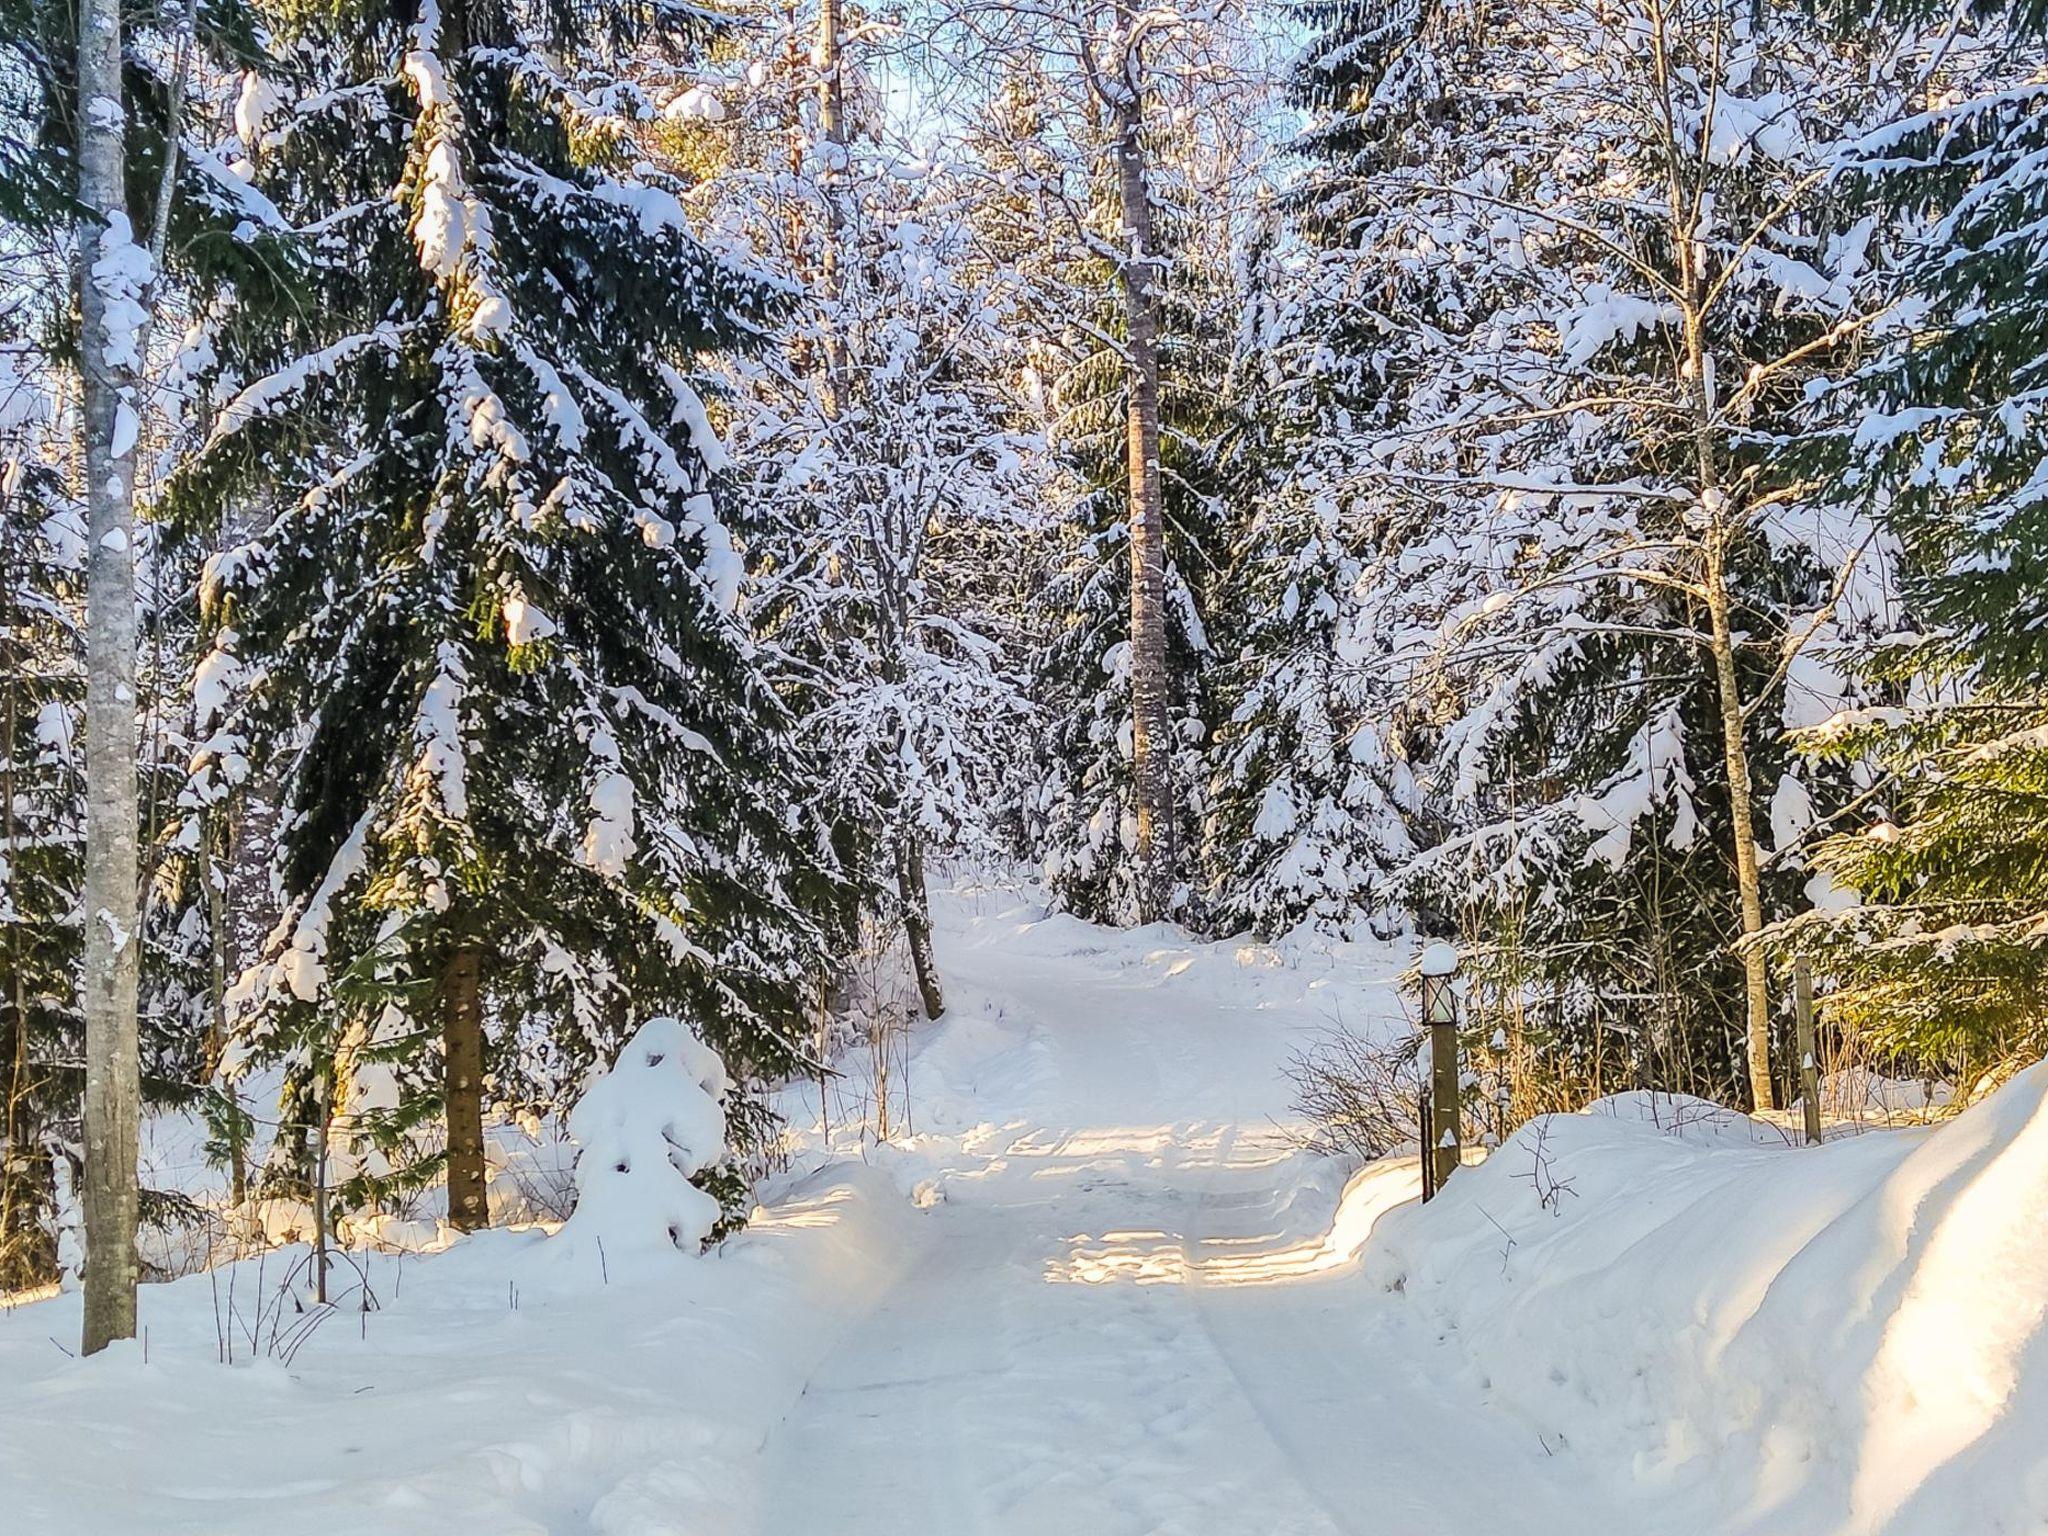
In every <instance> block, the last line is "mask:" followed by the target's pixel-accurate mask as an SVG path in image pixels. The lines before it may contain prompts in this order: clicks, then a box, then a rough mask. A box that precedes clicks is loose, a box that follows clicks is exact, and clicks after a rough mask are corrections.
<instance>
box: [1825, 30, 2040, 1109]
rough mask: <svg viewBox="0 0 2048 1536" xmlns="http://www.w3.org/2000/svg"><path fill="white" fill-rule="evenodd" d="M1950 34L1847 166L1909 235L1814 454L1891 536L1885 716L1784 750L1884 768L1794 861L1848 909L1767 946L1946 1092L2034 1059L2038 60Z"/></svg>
mask: <svg viewBox="0 0 2048 1536" xmlns="http://www.w3.org/2000/svg"><path fill="white" fill-rule="evenodd" d="M1972 44H1973V46H1974V47H1975V48H1978V49H1981V50H1983V51H1982V53H1981V54H1979V55H1977V56H1976V57H1975V58H1970V59H1965V58H1960V57H1958V58H1954V59H1952V60H1951V61H1950V63H1949V66H1948V68H1949V74H1950V75H1951V77H1953V76H1954V75H1956V74H1958V73H1962V72H1964V71H1967V70H1969V69H1970V68H1971V67H1972V66H1973V65H1974V66H1975V67H1976V70H1977V73H1976V74H1975V76H1974V78H1971V79H1970V80H1969V86H1970V89H1968V90H1958V89H1955V88H1954V85H1953V80H1952V79H1951V80H1950V81H1948V82H1942V81H1936V82H1932V83H1931V86H1930V88H1929V89H1928V90H1927V92H1926V96H1925V97H1923V98H1922V99H1921V100H1918V101H1907V102H1904V103H1902V104H1901V105H1902V107H1903V108H1904V109H1905V110H1904V113H1903V115H1902V117H1901V119H1900V120H1899V121H1898V122H1895V123H1891V124H1887V125H1886V126H1884V127H1883V128H1882V129H1880V130H1878V131H1877V132H1875V133H1873V134H1871V135H1869V136H1868V137H1866V138H1865V139H1863V140H1862V141H1860V142H1859V143H1857V144H1855V145H1854V146H1852V148H1851V150H1850V151H1849V153H1848V155H1847V157H1846V158H1847V164H1848V166H1849V168H1850V169H1851V171H1852V172H1853V175H1854V178H1855V183H1856V184H1857V185H1859V186H1860V187H1861V188H1862V189H1863V190H1864V191H1865V192H1867V194H1868V195H1869V197H1870V199H1871V206H1872V209H1873V212H1875V213H1876V215H1877V216H1878V217H1881V218H1885V219H1887V220H1890V221H1894V222H1897V223H1899V224H1902V225H1903V226H1905V228H1907V229H1908V230H1909V231H1910V232H1911V238H1910V239H1909V240H1908V241H1907V242H1906V243H1905V245H1904V248H1903V250H1902V252H1901V254H1900V257H1899V259H1898V261H1897V262H1896V264H1895V266H1894V267H1893V269H1892V270H1891V271H1890V272H1889V273H1888V274H1887V287H1888V290H1889V291H1888V294H1887V296H1888V297H1889V298H1890V299H1891V300H1892V305H1893V307H1892V311H1891V314H1892V315H1893V316H1895V317H1896V319H1895V321H1894V322H1893V323H1890V324H1889V325H1888V328H1887V330H1886V331H1885V332H1884V334H1883V344H1882V346H1881V347H1879V348H1878V349H1877V350H1876V352H1875V355H1874V356H1873V357H1872V358H1871V360H1870V361H1869V362H1868V364H1867V365H1866V366H1865V367H1863V368H1862V369H1861V370H1859V372H1858V373H1857V374H1856V375H1855V377H1853V378H1852V379H1850V380H1848V381H1847V382H1845V383H1844V384H1843V385H1842V387H1841V388H1840V389H1839V390H1838V391H1837V392H1836V393H1835V394H1834V395H1832V396H1830V397H1829V398H1828V399H1827V400H1826V401H1825V402H1824V406H1823V408H1824V409H1825V410H1826V411H1828V413H1829V414H1830V416H1831V417H1833V418H1834V419H1836V420H1839V421H1841V422H1843V423H1844V425H1843V426H1842V428H1841V429H1840V431H1839V434H1838V435H1837V436H1836V437H1834V438H1832V439H1830V440H1829V441H1828V442H1827V443H1826V444H1825V445H1824V450H1823V452H1821V453H1820V454H1819V455H1817V457H1818V458H1819V459H1820V461H1821V463H1822V464H1823V467H1824V468H1825V469H1827V470H1829V471H1831V472H1832V473H1833V475H1834V477H1835V486H1836V488H1837V489H1838V490H1839V492H1840V494H1842V495H1843V496H1844V497H1845V498H1846V499H1848V500H1849V501H1850V502H1851V503H1852V504H1854V505H1860V506H1863V507H1867V508H1868V509H1870V510H1871V511H1872V512H1873V513H1874V514H1875V515H1876V516H1877V517H1878V518H1879V519H1880V520H1881V521H1882V522H1883V524H1884V526H1885V528H1886V529H1887V530H1888V531H1889V532H1890V533H1891V534H1892V535H1893V536H1894V537H1895V538H1896V539H1897V540H1898V541H1899V543H1900V545H1901V547H1902V552H1903V553H1902V558H1901V561H1900V569H1901V580H1902V587H1903V592H1904V596H1905V599H1906V603H1907V610H1908V613H1909V615H1910V618H1911V620H1912V623H1911V627H1910V629H1902V630H1901V631H1900V632H1899V633H1896V634H1893V635H1890V636H1887V637H1885V638H1884V641H1883V643H1881V644H1879V645H1877V646H1876V647H1874V649H1873V650H1872V652H1871V655H1870V667H1871V671H1872V673H1873V674H1874V677H1875V679H1876V681H1877V683H1878V684H1879V686H1880V689H1881V695H1880V696H1881V698H1883V699H1884V700H1885V707H1880V708H1873V709H1868V710H1864V711H1850V712H1845V713H1844V714H1843V715H1842V716H1840V717H1839V718H1837V719H1835V720H1831V721H1828V722H1826V723H1824V724H1823V725H1821V726H1819V727H1817V728H1816V729H1815V730H1813V731H1812V732H1810V733H1808V735H1807V736H1806V737H1805V744H1806V745H1807V746H1808V747H1809V748H1810V749H1811V750H1812V751H1813V752H1814V753H1815V754H1816V755H1817V756H1819V757H1821V758H1823V759H1829V758H1839V759H1844V760H1846V761H1847V762H1849V763H1851V764H1860V763H1862V762H1864V761H1866V760H1868V759H1869V758H1871V757H1873V756H1874V757H1875V759H1876V761H1877V762H1878V764H1880V765H1881V766H1882V768H1883V769H1884V770H1886V773H1885V777H1883V778H1881V779H1878V780H1877V781H1876V782H1875V783H1873V785H1872V793H1871V804H1870V810H1871V811H1872V812H1873V813H1874V814H1872V815H1870V816H1867V817H1864V818H1859V819H1860V820H1861V822H1862V824H1861V825H1853V826H1849V827H1845V828H1844V829H1842V830H1840V831H1839V832H1838V833H1837V834H1836V835H1835V836H1833V837H1831V838H1829V839H1828V840H1827V841H1826V842H1825V843H1824V844H1823V845H1822V846H1821V847H1820V849H1819V850H1818V852H1817V854H1816V862H1817V863H1818V864H1819V865H1820V867H1821V868H1822V869H1824V870H1825V871H1826V872H1827V873H1828V874H1829V875H1830V876H1831V877H1832V878H1833V879H1834V880H1835V881H1836V882H1837V883H1838V884H1839V885H1841V886H1842V887H1844V888H1846V889H1847V890H1848V891H1850V892H1853V893H1854V895H1855V896H1856V897H1857V898H1858V900H1857V902H1856V904H1854V905H1850V906H1847V907H1846V908H1844V907H1842V906H1840V905H1839V904H1837V905H1836V907H1835V909H1834V910H1827V911H1822V912H1816V913H1814V914H1812V915H1811V916H1809V917H1807V918H1805V919H1803V920H1802V921H1800V922H1798V923H1796V924H1794V925H1791V928H1790V933H1789V937H1790V938H1791V939H1792V940H1793V941H1794V944H1795V946H1796V947H1798V948H1801V949H1804V950H1805V951H1806V952H1807V953H1809V954H1811V955H1812V956H1814V958H1815V959H1816V961H1817V962H1818V964H1819V966H1820V968H1821V969H1822V970H1823V973H1824V974H1827V975H1829V976H1830V977H1831V978H1832V982H1833V984H1832V985H1831V986H1830V987H1829V988H1828V989H1827V990H1826V991H1825V992H1824V993H1823V1000H1824V1001H1823V1008H1824V1016H1825V1017H1826V1018H1828V1019H1829V1020H1831V1021H1833V1022H1835V1023H1837V1024H1839V1025H1841V1026H1843V1027H1845V1028H1847V1029H1849V1030H1851V1031H1853V1032H1854V1033H1855V1034H1856V1035H1857V1036H1858V1037H1860V1038H1862V1039H1864V1040H1866V1041H1868V1042H1870V1043H1871V1044H1872V1045H1874V1046H1875V1047H1876V1048H1877V1049H1879V1050H1882V1051H1887V1052H1892V1053H1897V1054H1898V1055H1899V1056H1900V1058H1901V1059H1902V1060H1903V1061H1904V1062H1906V1063H1907V1064H1909V1065H1910V1066H1911V1067H1912V1068H1913V1069H1914V1070H1917V1071H1926V1072H1931V1073H1934V1072H1938V1073H1942V1074H1946V1075H1952V1076H1953V1077H1955V1078H1956V1079H1957V1080H1959V1081H1971V1080H1973V1079H1975V1078H1976V1077H1977V1076H1978V1075H1979V1074H1982V1073H1984V1072H1987V1071H1992V1070H1995V1069H1997V1068H2000V1067H2002V1066H2005V1065H2008V1064H2010V1063H2012V1062H2013V1061H2015V1060H2030V1059H2033V1058H2036V1057H2038V1056H2040V1055H2041V1053H2042V1051H2043V1049H2044V1047H2048V1034H2044V1026H2043V1019H2044V1016H2048V1012H2044V1010H2048V964H2044V957H2043V950H2042V934H2043V932H2044V925H2043V914H2044V912H2048V692H2044V689H2043V682H2042V679H2043V677H2044V676H2048V646H2044V642H2043V640H2042V626H2043V622H2044V619H2048V494H2044V492H2043V489H2042V487H2043V485H2044V483H2048V482H2044V470H2048V390H2044V386H2043V379H2042V371H2043V366H2044V354H2048V344H2044V341H2043V335H2044V328H2048V300H2044V298H2043V295H2042V293H2041V282H2040V274H2041V272H2042V271H2043V270H2044V267H2048V50H2044V47H2043V43H2042V39H2041V34H2040V31H2039V29H2038V27H2036V26H2031V25H2029V24H2027V22H2026V19H2025V18H2021V20H2020V22H2019V23H2018V24H2017V25H2016V26H2015V28H2014V30H2013V31H2006V30H2004V29H2002V28H2000V27H1999V26H1998V25H1996V24H1993V25H1991V26H1990V27H1988V28H1987V29H1986V32H1985V33H1984V35H1982V36H1980V37H1978V38H1975V39H1973V40H1972ZM1944 85H1946V86H1947V88H1946V89H1943V88H1942V87H1943V86H1944ZM1930 97H1931V98H1932V99H1933V100H1936V101H1942V102H1943V103H1944V104H1942V105H1939V106H1935V107H1933V108H1931V109H1927V107H1926V100H1927V98H1930Z"/></svg>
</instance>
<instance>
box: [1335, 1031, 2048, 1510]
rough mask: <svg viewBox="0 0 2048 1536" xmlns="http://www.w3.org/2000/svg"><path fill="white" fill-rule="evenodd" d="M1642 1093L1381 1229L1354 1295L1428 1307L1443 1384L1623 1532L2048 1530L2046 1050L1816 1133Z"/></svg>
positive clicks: (1478, 1173)
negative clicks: (1531, 1443) (1957, 1110)
mask: <svg viewBox="0 0 2048 1536" xmlns="http://www.w3.org/2000/svg"><path fill="white" fill-rule="evenodd" d="M1630 1097H1631V1099H1635V1100H1637V1101H1638V1102H1635V1103H1628V1102H1623V1103H1622V1104H1621V1105H1620V1106H1619V1108H1620V1111H1621V1112H1619V1113H1616V1112H1614V1111H1615V1110H1616V1108H1617V1105H1616V1103H1615V1102H1614V1101H1609V1102H1608V1103H1605V1104H1601V1105H1596V1106H1594V1108H1593V1109H1592V1110H1591V1111H1589V1112H1588V1113H1585V1114H1579V1115H1561V1116H1555V1117H1551V1118H1549V1119H1546V1120H1543V1121H1539V1122H1536V1123H1535V1124H1533V1125H1530V1126H1527V1127H1525V1128H1524V1129H1523V1130H1522V1131H1521V1132H1519V1133H1518V1134H1517V1135H1515V1136H1514V1137H1512V1138H1510V1140H1509V1142H1508V1144H1507V1145H1506V1146H1505V1147H1503V1148H1501V1149H1500V1150H1499V1151H1498V1152H1496V1153H1495V1154H1494V1155H1493V1157H1492V1158H1491V1159H1489V1161H1488V1162H1487V1163H1486V1165H1485V1166H1483V1167H1479V1168H1471V1169H1465V1170H1462V1171H1461V1172H1460V1174H1459V1175H1458V1176H1457V1177H1456V1178H1455V1179H1453V1180H1452V1181H1451V1183H1450V1184H1448V1185H1447V1186H1446V1188H1445V1191H1444V1194H1443V1196H1442V1198H1441V1199H1440V1200H1438V1201H1437V1202H1436V1203H1434V1204H1432V1205H1431V1206H1429V1207H1428V1208H1427V1209H1421V1208H1417V1209H1412V1210H1405V1211H1401V1212H1398V1213H1396V1214H1394V1215H1392V1216H1391V1217H1389V1218H1388V1219H1387V1220H1386V1221H1384V1222H1383V1223H1381V1224H1380V1226H1379V1227H1378V1229H1377V1230H1376V1231H1375V1233H1374V1238H1373V1241H1372V1244H1371V1245H1370V1248H1369V1249H1368V1251H1367V1253H1366V1256H1365V1259H1364V1263H1363V1267H1362V1274H1361V1279H1362V1281H1363V1282H1364V1288H1370V1289H1372V1290H1376V1291H1378V1292H1379V1293H1380V1294H1382V1295H1384V1294H1388V1293H1390V1291H1393V1290H1395V1289H1396V1288H1397V1289H1398V1293H1399V1294H1400V1295H1401V1296H1402V1297H1403V1298H1404V1301H1405V1304H1406V1305H1408V1306H1409V1307H1411V1308H1413V1309H1414V1310H1415V1312H1416V1313H1417V1314H1418V1315H1419V1316H1422V1317H1428V1318H1433V1319H1434V1320H1435V1321H1436V1322H1437V1324H1438V1325H1439V1326H1440V1328H1441V1329H1442V1332H1443V1337H1444V1340H1445V1342H1444V1344H1443V1345H1442V1347H1441V1349H1440V1351H1439V1354H1440V1357H1441V1366H1440V1371H1439V1379H1441V1380H1443V1381H1445V1382H1446V1383H1447V1384H1449V1385H1451V1386H1452V1387H1453V1388H1454V1389H1457V1388H1465V1389H1473V1388H1476V1389H1477V1390H1479V1391H1481V1392H1483V1393H1484V1394H1485V1397H1486V1400H1487V1402H1488V1405H1489V1412H1491V1413H1494V1414H1496V1415H1505V1416H1508V1417H1511V1418H1514V1419H1518V1420H1520V1421H1521V1422H1523V1423H1524V1424H1526V1425H1527V1426H1528V1432H1529V1433H1530V1434H1532V1435H1535V1436H1537V1437H1539V1438H1541V1440H1542V1441H1543V1443H1544V1444H1545V1446H1546V1447H1547V1448H1549V1449H1551V1450H1553V1451H1554V1452H1555V1453H1556V1455H1557V1457H1558V1459H1560V1460H1561V1461H1563V1462H1565V1463H1567V1464H1568V1465H1571V1466H1573V1467H1575V1468H1577V1469H1581V1470H1582V1471H1583V1472H1584V1473H1586V1474H1589V1475H1591V1476H1594V1477H1597V1478H1598V1479H1599V1480H1600V1481H1601V1482H1602V1483H1604V1484H1605V1485H1607V1486H1608V1487H1609V1488H1611V1489H1613V1490H1615V1491H1616V1492H1617V1494H1618V1495H1619V1496H1622V1497H1623V1498H1624V1502H1625V1507H1627V1508H1628V1509H1629V1511H1630V1514H1631V1519H1630V1521H1629V1526H1630V1528H1631V1529H1636V1530H1649V1531H1672V1532H1685V1533H1691V1532H1700V1533H1708V1532H1712V1533H1715V1536H1739V1533H1743V1532H1751V1531H1754V1532H1758V1533H1762V1532H1798V1533H1801V1536H1822V1533H1841V1536H1876V1533H1883V1536H2005V1533H2010V1536H2022V1533H2031V1536H2038V1533H2040V1532H2043V1531H2048V1328H2044V1326H2043V1324H2044V1321H2048V1066H2037V1067H2035V1068H2033V1069H2032V1070H2031V1071H2029V1072H2027V1073H2024V1074H2023V1075H2021V1076H2020V1077H2019V1078H2018V1079H2017V1080H2015V1081H2014V1082H2012V1083H2010V1084H2008V1085H2007V1086H2006V1087H2005V1088H2004V1089H2003V1090H2002V1091H2001V1092H1999V1093H1998V1094H1997V1095H1995V1096H1994V1097H1993V1098H1992V1099H1991V1100H1989V1101H1988V1102H1986V1103H1984V1104H1981V1105H1979V1106H1977V1107H1975V1108H1973V1109H1971V1110H1969V1111H1967V1112H1966V1113H1964V1114H1962V1115H1960V1116H1958V1117H1957V1118H1956V1119H1954V1120H1952V1121H1949V1122H1947V1123H1945V1124H1943V1125H1941V1126H1940V1127H1939V1128H1936V1129H1933V1130H1924V1129H1923V1130H1897V1131H1884V1132H1873V1133H1872V1134H1869V1135H1867V1136H1862V1137H1855V1138H1851V1139H1848V1140H1845V1141H1840V1142H1830V1143H1828V1144H1827V1145H1825V1146H1821V1147H1815V1148H1797V1149H1794V1148H1790V1147H1788V1146H1787V1145H1785V1143H1784V1142H1783V1140H1782V1138H1781V1137H1780V1136H1779V1135H1778V1133H1777V1132H1776V1130H1775V1129H1772V1128H1769V1127H1755V1123H1754V1122H1746V1121H1745V1120H1744V1117H1742V1116H1739V1115H1729V1114H1727V1113H1726V1112H1725V1111H1723V1112H1718V1113H1714V1112H1708V1111H1705V1110H1704V1107H1699V1106H1697V1101H1683V1100H1681V1101H1671V1100H1666V1101H1665V1105H1664V1107H1663V1111H1662V1113H1661V1114H1653V1113H1649V1112H1646V1109H1645V1106H1644V1104H1643V1103H1642V1102H1641V1098H1642V1096H1630ZM1674 1110H1675V1111H1676V1113H1674ZM1689 1110H1690V1111H1692V1112H1691V1113H1688V1111H1689ZM1745 1127H1755V1128H1754V1129H1746V1128H1745ZM1353 1198H1361V1199H1362V1198H1366V1197H1365V1196H1364V1195H1363V1194H1359V1195H1355V1196H1354V1197H1353Z"/></svg>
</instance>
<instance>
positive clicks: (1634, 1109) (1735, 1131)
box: [1584, 1088, 1790, 1147]
mask: <svg viewBox="0 0 2048 1536" xmlns="http://www.w3.org/2000/svg"><path fill="white" fill-rule="evenodd" d="M1584 1112H1585V1113H1586V1114H1589V1115H1610V1116H1612V1117H1614V1118H1615V1119H1618V1120H1629V1121H1633V1122H1635V1123H1636V1124H1638V1125H1647V1126H1652V1127H1654V1128H1655V1129H1657V1130H1659V1131H1661V1132H1663V1134H1665V1135H1666V1136H1676V1137H1677V1138H1678V1139H1679V1140H1681V1141H1696V1142H1700V1143H1702V1144H1704V1145H1707V1146H1719V1145H1726V1144H1733V1145H1736V1146H1750V1147H1783V1146H1788V1145H1790V1139H1789V1138H1788V1137H1787V1136H1786V1135H1785V1133H1784V1132H1783V1131H1781V1130H1779V1129H1778V1128H1777V1127H1776V1126H1775V1125H1772V1124H1770V1123H1769V1122H1768V1121H1765V1120H1755V1119H1752V1118H1751V1117H1750V1116H1748V1115H1745V1114H1744V1113H1743V1112H1742V1111H1741V1110H1739V1109H1730V1108H1728V1107H1727V1105H1725V1104H1716V1103H1714V1102H1713V1100H1711V1099H1696V1098H1694V1097H1693V1096H1692V1095H1691V1094H1689V1093H1659V1092H1657V1091H1655V1090H1652V1089H1648V1088H1637V1089H1633V1090H1631V1091H1630V1092H1628V1093H1611V1094H1609V1095H1607V1097H1606V1098H1604V1099H1595V1100H1594V1101H1593V1102H1592V1103H1591V1104H1588V1105H1587V1106H1586V1108H1585V1111H1584Z"/></svg>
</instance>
